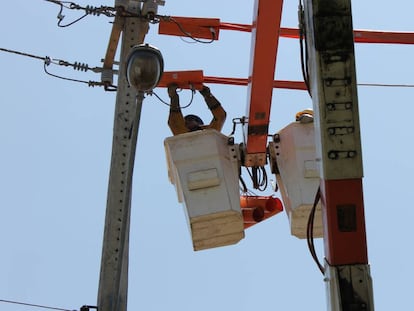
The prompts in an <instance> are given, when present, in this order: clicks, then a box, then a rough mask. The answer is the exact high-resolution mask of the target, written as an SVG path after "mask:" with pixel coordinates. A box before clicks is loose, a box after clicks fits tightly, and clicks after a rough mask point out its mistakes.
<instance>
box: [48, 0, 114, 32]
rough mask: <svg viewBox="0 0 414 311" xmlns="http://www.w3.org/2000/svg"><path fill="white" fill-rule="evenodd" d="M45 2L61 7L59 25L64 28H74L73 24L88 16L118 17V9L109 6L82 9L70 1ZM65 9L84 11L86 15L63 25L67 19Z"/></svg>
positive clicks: (49, 0) (51, 0)
mask: <svg viewBox="0 0 414 311" xmlns="http://www.w3.org/2000/svg"><path fill="white" fill-rule="evenodd" d="M44 1H47V2H51V3H55V4H57V5H59V6H60V10H59V13H58V15H57V18H58V23H57V25H58V26H59V27H62V28H63V27H69V26H72V25H73V24H75V23H77V22H79V21H80V20H82V19H84V18H85V17H86V16H88V15H94V16H99V15H101V14H102V15H105V16H107V17H115V15H116V9H115V8H113V7H108V6H100V7H94V6H90V5H87V6H86V7H82V6H80V5H79V4H76V3H73V2H69V1H58V0H44ZM64 8H65V9H70V10H83V11H85V14H84V15H82V16H81V17H79V18H77V19H75V20H74V21H72V22H70V23H67V24H65V25H62V21H63V19H64V18H65V15H63V9H64Z"/></svg>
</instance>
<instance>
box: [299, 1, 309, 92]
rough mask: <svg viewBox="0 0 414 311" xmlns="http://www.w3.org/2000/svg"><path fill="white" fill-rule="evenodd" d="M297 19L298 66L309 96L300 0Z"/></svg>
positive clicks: (302, 11)
mask: <svg viewBox="0 0 414 311" xmlns="http://www.w3.org/2000/svg"><path fill="white" fill-rule="evenodd" d="M298 20H299V49H300V67H301V71H302V76H303V81H304V82H305V85H306V89H307V91H308V94H309V96H310V97H312V94H311V92H310V87H309V71H308V53H307V45H306V28H305V23H304V10H303V5H302V0H299V8H298Z"/></svg>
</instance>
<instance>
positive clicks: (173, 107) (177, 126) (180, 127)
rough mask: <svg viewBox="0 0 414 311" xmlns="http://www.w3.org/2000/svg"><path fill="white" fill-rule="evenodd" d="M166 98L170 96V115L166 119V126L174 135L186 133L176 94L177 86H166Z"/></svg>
mask: <svg viewBox="0 0 414 311" xmlns="http://www.w3.org/2000/svg"><path fill="white" fill-rule="evenodd" d="M168 96H170V99H171V101H170V115H169V117H168V126H169V127H170V129H171V132H172V133H173V134H174V135H178V134H183V133H187V132H188V129H187V127H186V126H185V121H184V117H183V114H182V112H181V108H180V98H179V97H178V94H177V85H175V84H172V85H169V86H168Z"/></svg>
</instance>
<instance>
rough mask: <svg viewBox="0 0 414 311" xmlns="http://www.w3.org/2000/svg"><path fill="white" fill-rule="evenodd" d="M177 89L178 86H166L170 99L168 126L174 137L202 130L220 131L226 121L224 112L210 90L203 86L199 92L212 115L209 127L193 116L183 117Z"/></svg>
mask: <svg viewBox="0 0 414 311" xmlns="http://www.w3.org/2000/svg"><path fill="white" fill-rule="evenodd" d="M177 88H178V86H177V85H176V84H170V85H169V86H168V95H169V96H170V99H171V104H170V115H169V117H168V125H169V127H170V129H171V132H172V133H173V134H174V135H178V134H183V133H188V132H193V131H197V130H204V129H215V130H217V131H221V129H222V128H223V125H224V121H225V120H226V111H224V109H223V107H222V106H221V104H220V102H219V101H218V100H217V99H216V98H215V97H214V95H213V94H211V92H210V89H209V88H208V87H207V86H205V85H203V88H202V89H201V90H200V91H199V92H200V94H201V95H202V96H203V97H204V101H205V102H206V104H207V106H208V108H209V109H210V111H211V113H212V114H213V119H212V120H211V122H210V124H209V125H204V123H203V120H201V118H200V117H198V116H196V115H193V114H190V115H187V116H185V117H183V114H182V112H181V108H180V98H179V96H178V94H177Z"/></svg>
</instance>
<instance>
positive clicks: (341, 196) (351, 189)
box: [321, 178, 368, 265]
mask: <svg viewBox="0 0 414 311" xmlns="http://www.w3.org/2000/svg"><path fill="white" fill-rule="evenodd" d="M321 200H322V213H323V214H322V215H323V217H322V219H323V222H324V225H323V227H324V244H325V256H326V260H327V261H328V262H329V264H330V265H348V264H368V254H367V241H366V232H365V216H364V202H363V191H362V179H360V178H357V179H342V180H322V181H321Z"/></svg>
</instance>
